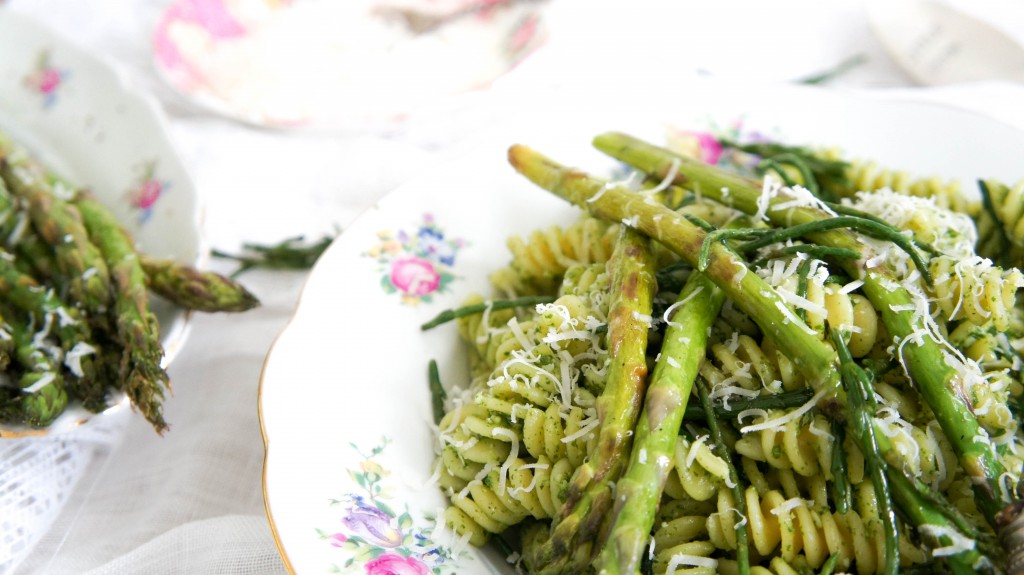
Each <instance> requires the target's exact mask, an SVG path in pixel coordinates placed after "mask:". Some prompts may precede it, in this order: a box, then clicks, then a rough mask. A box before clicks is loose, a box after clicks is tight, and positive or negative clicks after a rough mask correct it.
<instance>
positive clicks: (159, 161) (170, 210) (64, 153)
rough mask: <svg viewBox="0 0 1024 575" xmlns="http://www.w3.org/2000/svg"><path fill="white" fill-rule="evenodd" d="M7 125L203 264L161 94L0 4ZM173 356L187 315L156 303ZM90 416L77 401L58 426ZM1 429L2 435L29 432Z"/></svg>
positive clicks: (193, 203)
mask: <svg viewBox="0 0 1024 575" xmlns="http://www.w3.org/2000/svg"><path fill="white" fill-rule="evenodd" d="M0 54H3V58H0V130H2V131H3V132H5V133H7V134H9V135H10V136H11V137H13V138H14V139H15V140H16V141H18V142H19V143H21V144H22V145H24V146H27V147H28V148H29V149H30V150H31V151H32V152H34V153H35V154H36V155H37V156H38V157H40V158H41V159H42V160H43V161H44V162H46V163H48V164H49V165H50V166H51V167H53V168H54V169H55V170H56V171H57V172H59V173H60V174H62V175H64V177H66V178H67V179H68V180H70V181H71V182H73V183H76V184H79V185H81V186H83V187H88V188H89V189H91V190H92V191H93V193H94V194H95V195H96V196H97V198H99V199H100V200H101V201H103V202H104V203H106V204H107V205H108V206H110V207H111V208H112V209H113V211H114V213H115V215H116V216H117V217H118V218H119V219H120V220H121V222H122V223H123V224H124V225H125V226H126V227H127V229H128V230H129V231H130V232H131V233H132V235H133V236H134V238H135V240H136V242H137V243H138V244H139V247H140V249H141V250H142V251H144V252H145V253H148V254H150V255H153V256H156V257H161V258H173V259H176V260H179V261H183V262H187V263H192V264H198V263H199V262H200V260H201V259H202V258H203V257H204V256H203V254H204V253H205V251H204V247H203V245H202V241H201V238H200V231H199V224H200V208H199V204H198V198H197V197H196V192H195V189H194V188H193V186H192V183H191V181H190V179H189V175H188V174H187V172H186V171H185V168H184V166H183V165H182V163H181V161H180V160H179V158H178V156H177V154H176V152H175V151H174V149H173V147H172V145H171V142H170V140H169V137H168V134H167V129H166V126H165V121H164V116H163V113H162V111H161V110H160V109H159V107H158V106H157V103H156V101H155V100H154V99H152V98H151V97H150V96H148V95H147V94H146V93H145V92H143V91H142V90H141V89H140V88H138V87H136V86H134V85H132V83H131V82H130V81H129V80H128V79H127V78H126V77H124V76H122V75H121V74H120V73H119V72H118V70H117V69H116V68H115V67H114V66H113V65H111V64H110V63H108V62H106V61H105V60H103V59H102V58H101V57H99V56H98V55H96V54H92V53H90V52H88V51H86V50H83V49H81V48H79V47H78V46H76V45H74V44H72V43H70V42H68V41H67V40H65V39H63V38H61V37H60V36H58V35H56V34H55V33H53V32H51V31H50V30H48V29H47V28H46V27H45V26H44V25H42V24H40V23H37V22H35V21H34V20H31V19H29V18H27V17H25V16H21V15H19V14H17V13H16V12H13V11H12V10H9V9H3V10H0ZM153 306H154V311H155V312H156V314H157V317H158V319H159V321H160V326H161V330H162V332H163V333H162V339H163V344H164V349H165V351H166V358H165V361H170V360H171V358H172V357H173V356H174V354H175V353H176V351H177V350H178V349H180V347H181V345H182V343H183V342H184V338H185V335H186V331H187V330H186V326H187V316H186V314H185V313H184V312H183V311H181V310H179V309H177V308H175V307H173V306H171V305H170V304H167V303H166V302H162V301H154V302H153ZM86 418H88V412H86V411H85V410H81V409H74V408H72V409H69V410H68V411H67V412H65V414H64V415H63V416H62V417H61V418H60V419H58V421H57V422H56V423H54V424H53V425H51V426H50V428H49V432H51V433H53V432H55V431H59V430H64V429H68V428H71V427H74V426H76V425H78V424H79V423H80V422H81V421H83V420H84V419H86ZM26 431H27V430H24V429H5V430H0V437H6V436H9V435H17V434H20V433H22V432H26Z"/></svg>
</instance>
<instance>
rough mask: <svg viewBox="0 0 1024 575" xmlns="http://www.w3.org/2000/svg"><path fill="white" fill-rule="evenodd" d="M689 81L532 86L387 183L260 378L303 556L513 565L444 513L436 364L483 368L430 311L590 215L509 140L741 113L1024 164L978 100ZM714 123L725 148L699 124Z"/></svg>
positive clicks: (339, 245) (929, 162)
mask: <svg viewBox="0 0 1024 575" xmlns="http://www.w3.org/2000/svg"><path fill="white" fill-rule="evenodd" d="M683 88H684V89H682V90H680V89H672V88H671V87H668V86H666V87H659V90H650V89H647V90H642V91H640V92H638V93H633V94H629V93H620V94H605V95H603V96H601V95H597V94H594V93H589V94H586V95H585V96H584V95H573V94H565V95H564V96H565V97H564V99H561V98H560V99H558V100H554V101H552V100H550V99H545V100H543V101H540V100H538V101H537V102H533V103H531V102H522V101H520V102H519V104H520V106H521V107H520V108H518V109H519V110H521V111H526V112H530V113H532V114H533V115H534V116H533V117H528V114H526V113H522V112H520V113H521V114H522V116H520V117H517V116H516V115H515V113H513V112H511V111H510V116H511V119H512V121H510V123H509V124H508V125H507V126H505V127H502V128H497V129H496V130H495V132H493V133H491V134H488V135H487V136H486V137H482V138H481V139H480V140H479V141H476V142H472V143H471V144H470V145H469V146H467V150H468V151H467V152H466V153H465V154H464V155H462V156H460V157H459V158H458V159H457V160H455V161H453V162H452V163H450V164H447V165H442V166H439V167H438V168H437V169H436V170H435V171H433V172H432V173H429V174H424V175H423V176H422V177H421V178H419V179H417V180H415V181H413V182H411V183H409V184H407V185H405V186H403V187H401V188H400V189H398V190H397V191H395V192H394V193H392V194H390V195H389V196H387V197H386V198H385V199H383V200H382V201H381V202H379V203H378V204H377V205H376V206H374V207H373V208H372V209H370V210H369V211H368V212H367V213H366V214H365V215H363V216H362V217H361V218H360V219H358V220H357V221H356V222H355V223H354V224H352V225H351V226H349V227H348V229H347V230H346V231H345V233H344V234H342V235H341V236H340V237H339V238H338V239H337V240H336V241H335V242H334V243H333V244H332V245H331V247H330V248H329V249H328V250H327V251H326V252H325V253H324V255H323V256H322V257H321V259H320V261H319V262H318V263H317V265H316V267H315V268H314V270H313V272H312V274H311V275H310V278H309V281H308V283H307V285H306V287H305V289H304V292H303V294H302V297H301V299H300V302H299V305H298V307H297V310H296V312H295V315H294V317H293V319H292V320H291V322H290V324H289V325H288V326H287V328H286V329H285V330H284V331H283V333H282V334H281V335H280V336H279V338H278V339H277V341H276V342H275V344H274V346H273V348H272V349H271V351H270V353H269V355H268V357H267V360H266V363H265V365H264V370H263V374H262V381H261V385H260V400H259V407H260V417H261V423H262V428H263V433H264V441H265V444H266V460H265V467H264V477H263V479H264V495H265V502H266V508H267V513H268V516H269V518H270V521H271V526H272V528H273V531H274V534H275V537H276V540H277V543H278V546H279V549H280V552H281V555H282V557H283V558H284V560H285V562H286V565H287V566H288V567H289V569H290V570H291V571H292V572H295V573H301V574H318V573H353V574H356V573H358V574H369V575H384V574H388V575H399V574H400V575H413V574H415V575H423V574H427V573H434V574H443V573H460V574H472V573H495V572H499V573H514V572H515V568H514V566H513V565H511V564H509V563H508V562H507V561H506V555H505V554H504V553H502V552H500V551H498V550H497V549H492V548H482V549H476V548H468V547H466V546H464V545H461V544H460V543H459V541H458V540H457V539H456V538H454V537H453V536H452V534H451V532H450V531H448V530H447V529H445V528H444V526H443V525H441V524H439V523H437V522H436V518H437V517H438V516H439V515H440V514H441V512H442V510H443V509H444V507H445V504H446V501H445V497H444V495H443V494H442V493H441V492H440V490H439V489H438V488H437V487H436V486H435V485H433V484H432V482H431V480H430V479H431V472H432V463H433V460H434V446H435V441H434V431H433V426H432V423H431V421H432V419H431V399H430V393H429V390H428V376H427V371H428V367H427V366H428V363H429V361H430V360H432V359H433V360H436V361H437V363H438V365H439V367H440V375H441V381H443V382H445V384H447V385H453V384H458V383H465V381H466V377H467V366H466V365H465V361H466V356H465V354H464V350H463V348H462V346H461V345H460V344H459V342H458V340H457V335H456V328H455V326H454V325H452V324H446V325H443V326H441V327H438V328H436V329H433V330H430V331H426V332H424V331H421V330H420V328H419V326H420V325H421V324H423V323H424V322H426V321H428V320H429V319H431V318H432V317H433V316H435V315H436V314H437V313H439V312H440V311H442V310H443V309H446V308H450V307H456V306H458V305H459V303H460V302H461V301H462V300H463V299H464V298H466V297H467V296H468V295H469V294H471V293H473V292H479V293H483V294H485V295H489V294H490V293H491V292H490V290H489V288H488V283H487V282H488V280H487V277H488V275H489V273H490V272H491V271H493V270H495V269H497V268H499V267H501V266H503V265H505V264H506V263H507V261H508V259H509V255H508V251H507V250H506V248H505V241H506V238H507V237H508V236H510V235H513V234H526V233H528V232H530V231H532V230H534V229H537V228H542V227H546V226H548V225H552V224H557V223H562V224H566V223H570V222H571V221H573V219H574V218H575V217H576V216H575V214H576V210H575V209H574V208H572V207H570V206H568V205H566V204H564V203H562V202H561V201H560V200H558V199H556V198H554V197H553V196H550V195H549V194H547V193H546V192H544V191H542V190H540V189H538V188H536V187H534V186H533V185H532V184H530V183H529V182H527V181H526V180H525V179H523V178H522V177H521V176H519V175H517V174H515V173H514V171H513V170H512V169H511V168H510V167H508V165H507V163H506V160H505V158H506V151H507V148H508V146H509V145H511V144H513V143H521V144H526V145H530V146H532V147H534V148H535V149H537V150H539V151H541V152H542V153H545V154H547V155H549V156H551V157H552V158H554V159H556V160H558V161H560V162H562V163H564V164H567V165H573V166H577V167H581V168H584V169H587V170H588V171H592V172H596V173H613V172H614V170H615V166H614V164H613V163H612V162H610V161H609V160H608V159H607V158H605V157H603V156H602V155H600V154H599V153H598V152H596V151H592V150H591V149H590V145H589V142H590V139H591V138H592V137H593V136H594V135H596V134H598V133H600V132H603V131H607V130H621V131H627V132H631V133H634V134H635V135H638V136H640V137H644V138H647V139H651V140H652V141H665V140H666V138H668V137H673V135H678V133H679V130H694V129H698V130H709V131H712V132H721V131H723V130H737V129H740V130H743V131H744V132H759V133H761V134H764V135H767V136H775V137H779V136H781V137H784V139H785V140H786V141H789V142H794V143H803V144H817V145H830V146H838V147H840V148H842V149H844V150H845V151H846V152H847V153H848V154H850V155H851V156H853V157H864V158H873V159H875V160H877V161H879V162H881V163H883V165H888V166H894V167H901V168H905V169H907V170H911V171H912V172H914V173H920V174H928V175H939V176H944V177H955V178H958V179H961V180H962V181H963V182H965V183H966V184H967V185H969V184H970V182H973V181H974V179H975V178H977V177H979V176H981V175H984V176H990V177H996V178H1002V179H1005V180H1009V181H1016V180H1017V179H1018V178H1020V177H1022V176H1024V172H1022V168H1021V166H1020V163H1019V161H1018V159H1019V158H1020V157H1022V156H1024V134H1021V133H1020V132H1017V131H1015V130H1012V129H1010V128H1008V127H1005V126H1003V125H1000V124H998V123H996V122H994V121H991V120H989V119H986V118H984V117H982V116H978V115H975V114H972V113H967V112H964V111H961V110H957V109H953V108H949V107H945V106H940V105H934V104H927V103H923V102H920V101H908V100H903V101H896V100H891V99H887V98H885V97H881V96H868V95H854V94H849V93H841V92H834V91H824V90H821V89H817V88H810V87H801V86H783V85H776V86H771V85H765V86H757V87H756V90H755V89H753V88H754V87H752V86H750V85H749V84H731V83H722V82H717V81H701V82H697V81H690V82H689V83H688V84H687V85H686V86H684V87H683ZM574 96H576V97H574ZM531 104H537V106H533V105H531ZM540 106H543V107H540ZM541 109H543V110H544V111H543V112H542V113H539V114H538V113H537V112H536V110H541ZM702 141H703V142H704V144H705V145H704V147H703V149H704V151H705V152H706V153H709V154H715V153H717V150H716V149H715V148H714V146H713V142H710V141H708V140H707V139H706V138H704V139H701V138H696V139H693V142H694V143H695V144H696V145H699V144H700V143H701V142H702ZM964 142H970V145H969V146H966V145H964ZM620 171H621V170H620Z"/></svg>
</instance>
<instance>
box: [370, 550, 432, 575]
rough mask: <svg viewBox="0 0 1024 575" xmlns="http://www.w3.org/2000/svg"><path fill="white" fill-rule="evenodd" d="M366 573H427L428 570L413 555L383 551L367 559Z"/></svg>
mask: <svg viewBox="0 0 1024 575" xmlns="http://www.w3.org/2000/svg"><path fill="white" fill-rule="evenodd" d="M364 567H365V568H366V573H367V575H427V574H428V573H430V570H429V569H428V568H427V566H426V565H424V564H423V562H421V561H420V560H419V559H416V558H415V557H402V556H401V555H398V554H396V553H385V554H383V555H381V556H380V557H377V558H376V559H373V560H371V561H367V562H366V565H364Z"/></svg>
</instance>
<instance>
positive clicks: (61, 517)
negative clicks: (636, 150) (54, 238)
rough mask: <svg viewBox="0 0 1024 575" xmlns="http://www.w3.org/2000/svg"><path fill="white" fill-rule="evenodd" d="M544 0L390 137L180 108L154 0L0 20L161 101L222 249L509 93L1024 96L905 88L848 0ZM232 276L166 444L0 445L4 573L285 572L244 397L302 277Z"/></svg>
mask: <svg viewBox="0 0 1024 575" xmlns="http://www.w3.org/2000/svg"><path fill="white" fill-rule="evenodd" d="M227 1H230V0H227ZM293 1H301V0H293ZM551 1H552V4H551V5H550V8H549V14H550V33H551V39H550V42H549V44H548V45H547V46H546V47H545V48H544V49H543V50H542V51H541V52H539V53H538V54H536V56H535V58H534V59H532V60H530V61H528V62H526V63H525V64H524V65H522V66H521V67H520V68H518V69H517V70H515V71H514V72H513V73H512V74H511V75H509V76H508V77H506V78H505V79H503V80H502V81H500V82H499V83H498V84H497V85H496V86H495V87H494V89H493V90H491V91H490V92H488V93H485V94H481V95H478V97H474V98H469V99H466V100H464V106H461V107H460V106H452V107H449V108H448V109H447V110H446V112H445V113H444V114H441V115H435V116H432V117H429V118H413V119H410V120H409V122H408V123H407V124H405V125H403V126H401V128H399V129H396V130H393V131H390V132H389V133H386V134H384V133H358V132H354V133H353V132H349V133H344V134H338V133H334V134H330V133H308V132H289V131H276V130H261V129H256V128H253V127H248V126H243V125H241V124H238V123H235V122H232V121H230V120H227V119H223V118H220V117H217V116H213V115H210V114H208V113H204V112H202V111H201V110H198V109H196V108H194V107H191V106H190V105H188V103H187V102H185V101H184V100H183V99H181V98H180V97H178V96H177V95H176V94H175V93H173V92H172V91H171V90H169V89H168V88H167V87H166V86H165V85H164V84H162V83H161V81H160V79H159V78H158V77H157V75H156V73H155V72H154V68H153V64H152V47H151V37H152V33H153V29H154V26H155V25H156V23H157V22H158V21H159V19H160V17H161V15H162V13H163V10H164V8H165V7H166V5H167V4H168V2H167V1H166V0H91V1H89V2H81V1H80V0H7V1H6V2H4V1H3V0H0V9H7V10H16V11H19V12H22V13H25V14H29V15H32V16H35V17H37V18H38V19H39V20H41V21H43V22H45V23H48V24H50V25H51V26H52V27H53V28H54V29H56V30H57V31H59V32H61V33H63V34H65V35H66V36H68V37H70V38H71V39H73V40H75V41H77V42H79V43H80V44H82V45H83V46H85V47H87V48H89V49H91V50H93V51H95V52H98V53H101V54H104V55H106V56H107V57H109V58H110V59H111V60H113V61H114V62H115V63H117V64H118V65H119V66H121V67H123V68H125V69H126V70H127V71H128V72H129V73H130V74H132V75H133V76H135V78H136V79H137V80H138V81H139V82H140V83H141V84H142V85H144V86H146V87H147V88H148V89H149V90H151V91H152V92H153V93H154V94H155V95H156V96H157V97H158V98H159V99H160V101H161V102H162V103H163V105H164V107H165V109H166V111H167V114H168V115H169V117H170V126H171V130H172V134H171V135H172V137H173V139H174V143H175V145H176V146H177V148H178V150H179V152H180V154H181V155H182V156H183V158H184V160H185V163H186V165H187V166H188V167H189V168H190V170H191V173H192V176H193V179H194V181H195V183H196V185H197V187H198V188H199V190H200V193H201V194H202V196H203V201H204V203H205V204H206V217H205V221H204V232H205V234H206V237H207V239H208V240H209V243H210V244H211V245H213V246H216V247H218V248H222V249H225V250H229V251H230V250H235V249H237V248H238V247H239V246H240V245H241V243H242V242H245V241H256V242H261V243H272V242H276V241H279V240H282V239H284V238H287V237H292V236H296V235H305V236H307V237H309V238H319V237H320V236H321V235H323V234H325V233H329V232H332V231H333V229H334V227H335V226H341V227H342V228H344V227H345V226H346V225H347V224H348V223H350V222H351V221H352V220H353V219H354V218H356V217H357V216H358V215H359V214H360V213H361V211H362V210H364V209H365V208H367V207H369V206H370V205H371V204H372V203H373V202H374V201H375V200H377V199H378V198H380V197H382V196H383V195H384V194H386V193H387V192H388V191H389V190H391V189H392V188H394V187H395V186H396V185H398V184H399V183H401V182H402V181H404V180H406V179H408V178H411V177H414V176H415V175H416V174H417V173H418V172H419V171H420V170H422V169H424V168H425V167H427V166H428V165H430V164H431V163H434V162H437V161H443V160H444V158H445V157H446V155H448V154H449V153H451V152H452V151H453V150H455V149H456V148H457V145H458V143H459V142H460V141H461V140H462V139H463V138H466V137H468V136H471V135H473V134H476V133H478V132H479V131H481V130H484V129H486V128H487V126H488V124H489V123H491V122H493V121H496V120H497V119H499V118H501V116H502V110H503V109H505V107H507V106H512V105H515V97H516V95H517V94H522V93H523V92H522V90H524V89H526V90H529V91H530V92H531V93H533V94H534V95H536V94H538V93H540V94H543V93H545V91H546V90H553V91H554V90H557V89H559V88H565V87H567V86H568V87H573V88H577V89H579V88H587V89H589V88H588V87H592V89H594V90H608V89H636V90H654V89H657V87H658V85H659V83H662V85H664V83H671V84H685V82H686V81H687V79H688V78H692V77H694V76H695V75H711V76H723V77H730V78H737V77H740V78H749V79H751V81H755V80H756V81H788V80H792V79H796V78H801V77H804V76H808V75H811V74H814V73H817V72H820V71H822V70H824V69H827V68H829V67H831V66H834V65H835V64H837V63H838V62H840V61H842V60H844V59H846V58H849V57H850V56H853V55H857V54H860V55H863V56H864V57H865V58H866V60H865V62H864V63H863V64H861V65H860V66H857V67H855V68H854V69H852V70H850V71H849V72H848V73H846V74H845V75H843V76H841V77H839V78H838V79H836V80H835V81H834V82H833V84H832V85H833V86H835V87H837V88H838V89H863V90H876V91H888V92H891V93H892V94H894V95H897V96H908V97H915V98H917V97H927V98H933V99H936V100H940V101H946V102H949V103H953V104H956V105H960V106H965V107H969V108H972V109H975V110H978V111H979V112H981V113H984V114H990V115H993V116H995V117H997V118H999V119H1002V120H1004V121H1006V122H1009V123H1012V124H1015V125H1017V126H1020V127H1021V128H1022V129H1024V106H1021V105H1020V102H1024V87H1020V86H1014V85H1008V84H999V83H990V84H984V85H970V86H947V87H941V88H929V89H922V88H915V87H912V86H911V84H910V81H909V80H908V78H907V77H906V76H905V75H904V74H903V73H902V72H901V71H900V70H899V69H898V68H897V67H896V66H895V65H894V64H893V63H892V61H891V60H890V59H889V58H888V56H887V55H886V54H885V52H884V50H883V49H882V47H881V45H880V44H879V43H878V41H877V40H876V39H875V37H874V36H873V35H872V33H871V30H870V28H869V26H868V21H867V18H866V16H865V14H864V11H863V6H862V5H861V3H860V2H857V1H852V0H847V1H833V2H828V3H825V2H816V1H810V0H807V1H793V0H789V1H785V2H771V3H767V2H738V1H725V2H723V1H719V2H705V3H700V4H697V3H689V2H687V3H682V2H671V1H668V0H666V1H664V2H654V1H645V2H630V3H628V4H627V3H617V4H618V6H617V7H611V6H608V5H606V3H602V2H593V1H587V0H551ZM607 4H611V3H607ZM627 5H628V6H629V9H628V11H627V8H626V6H627ZM977 6H980V7H982V8H987V9H989V10H990V11H995V12H996V13H998V10H1001V9H1005V10H1016V11H1017V12H1015V13H1014V14H1015V15H1016V16H1018V18H1017V20H1016V21H1017V22H1020V21H1024V15H1021V14H1019V11H1020V10H1021V9H1020V8H1017V7H1016V6H1015V5H1014V3H1013V2H986V3H980V4H977ZM2 57H3V54H0V58H2ZM212 265H213V266H214V269H217V270H219V271H230V270H231V269H232V267H231V266H230V265H229V264H227V263H225V262H223V261H216V260H215V261H214V262H212ZM241 279H242V281H243V282H244V283H245V284H246V285H247V286H248V287H249V288H250V289H251V290H252V291H253V292H254V293H255V294H256V295H257V296H258V297H259V298H260V299H261V300H262V302H263V305H262V307H260V308H258V309H256V310H253V311H250V312H246V313H244V314H240V315H198V316H196V317H195V318H194V319H193V321H192V325H191V332H190V337H189V340H188V342H187V344H186V345H185V347H184V349H183V350H182V351H181V353H180V355H179V356H178V357H177V358H176V359H175V361H174V362H173V364H172V365H171V367H170V375H171V378H172V381H173V382H174V395H173V397H171V398H170V399H169V400H168V401H167V403H166V416H167V419H168V420H169V421H170V422H171V423H172V428H171V430H170V432H169V433H168V434H167V435H166V436H164V437H158V436H157V435H155V434H154V433H153V432H152V430H151V429H150V428H149V427H148V425H147V424H146V423H145V422H144V421H143V420H142V419H141V418H140V417H137V416H136V415H134V414H132V413H131V412H130V411H128V410H122V411H120V412H118V413H116V414H115V415H113V416H110V417H107V418H104V419H103V421H102V422H101V423H99V424H96V425H91V426H89V427H87V428H86V429H85V430H84V431H83V432H81V433H75V434H73V435H68V436H65V437H55V438H43V439H34V440H5V441H2V442H0V575H7V574H19V575H22V574H24V575H28V574H47V575H49V574H72V573H74V574H77V573H90V574H137V573H142V574H150V573H153V574H158V573H159V574H163V573H166V574H172V573H182V574H184V573H189V574H192V573H204V574H208V573H222V574H239V575H240V574H271V573H283V572H284V571H285V569H284V567H283V565H282V562H281V560H280V558H279V556H278V554H277V547H276V545H275V542H274V539H273V537H272V535H271V531H270V527H269V525H268V522H267V519H266V516H265V515H264V507H263V495H262V491H261V472H262V463H263V443H262V438H261V434H260V427H259V422H258V417H257V411H256V406H257V389H258V385H259V377H260V370H261V367H262V363H263V360H264V357H265V356H266V353H267V351H268V349H269V348H270V346H271V344H272V343H273V340H274V338H275V337H276V336H277V334H278V333H279V332H280V330H281V329H282V328H283V327H284V325H285V323H286V322H287V321H288V319H289V317H290V316H291V314H292V311H293V310H294V307H295V305H296V301H297V298H298V295H299V292H300V290H301V287H302V284H303V281H304V279H305V274H304V273H303V272H269V271H253V272H249V273H247V274H245V275H243V276H242V278H241Z"/></svg>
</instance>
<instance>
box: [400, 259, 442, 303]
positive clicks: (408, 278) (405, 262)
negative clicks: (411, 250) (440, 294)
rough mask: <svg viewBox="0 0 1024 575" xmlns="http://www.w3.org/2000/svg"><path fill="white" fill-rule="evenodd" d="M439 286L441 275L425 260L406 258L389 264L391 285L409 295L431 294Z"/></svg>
mask: <svg viewBox="0 0 1024 575" xmlns="http://www.w3.org/2000/svg"><path fill="white" fill-rule="evenodd" d="M440 284H441V275H440V274H439V273H437V270H435V269H434V264H432V263H430V262H429V261H427V260H425V259H422V258H418V257H416V256H408V257H404V258H399V259H396V260H394V261H393V262H391V285H393V286H395V287H396V288H398V289H400V290H402V291H403V292H405V293H407V294H409V295H414V296H420V295H426V294H429V293H432V292H434V291H435V290H437V287H438V286H439V285H440Z"/></svg>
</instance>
